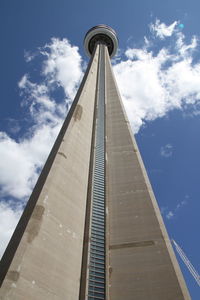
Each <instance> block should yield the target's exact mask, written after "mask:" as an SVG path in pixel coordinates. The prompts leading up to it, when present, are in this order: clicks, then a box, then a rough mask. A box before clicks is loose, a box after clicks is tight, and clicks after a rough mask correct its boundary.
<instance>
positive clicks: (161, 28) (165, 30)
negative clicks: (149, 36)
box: [149, 19, 178, 40]
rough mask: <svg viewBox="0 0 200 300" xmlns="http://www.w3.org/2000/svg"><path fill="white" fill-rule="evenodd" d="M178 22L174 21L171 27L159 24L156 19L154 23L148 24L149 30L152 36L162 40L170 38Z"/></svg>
mask: <svg viewBox="0 0 200 300" xmlns="http://www.w3.org/2000/svg"><path fill="white" fill-rule="evenodd" d="M177 24H178V22H177V21H175V22H174V23H172V24H171V25H169V26H167V25H166V24H165V23H161V22H160V20H158V19H156V21H155V23H154V24H153V23H152V24H150V26H149V27H150V30H151V32H152V33H153V34H155V35H156V36H157V37H159V38H160V39H161V40H163V39H164V38H165V37H169V36H171V35H172V34H173V33H174V31H175V27H176V26H177Z"/></svg>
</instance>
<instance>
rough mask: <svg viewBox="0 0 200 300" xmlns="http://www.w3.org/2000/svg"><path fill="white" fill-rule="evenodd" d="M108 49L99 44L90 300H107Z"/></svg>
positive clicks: (89, 278)
mask: <svg viewBox="0 0 200 300" xmlns="http://www.w3.org/2000/svg"><path fill="white" fill-rule="evenodd" d="M104 51H105V46H104V45H100V52H99V68H98V84H97V114H96V116H97V117H96V135H95V150H94V169H93V178H92V208H91V209H92V211H91V223H90V224H91V225H90V245H89V274H88V298H87V299H88V300H95V299H105V174H104V172H105V171H104V170H105V168H104V161H105V151H104V138H105V135H104V106H105V52H104Z"/></svg>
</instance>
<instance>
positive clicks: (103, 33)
mask: <svg viewBox="0 0 200 300" xmlns="http://www.w3.org/2000/svg"><path fill="white" fill-rule="evenodd" d="M98 42H99V43H102V44H106V46H107V47H108V53H109V55H110V57H111V58H112V57H113V56H115V54H116V52H117V48H118V38H117V34H116V32H115V31H114V30H113V29H112V28H111V27H109V26H107V25H97V26H94V27H92V28H91V29H90V30H89V31H88V32H87V33H86V35H85V39H84V48H85V52H86V54H87V56H89V57H90V56H91V55H92V53H93V50H94V48H95V45H96V43H98Z"/></svg>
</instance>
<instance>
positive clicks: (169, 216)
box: [161, 195, 189, 220]
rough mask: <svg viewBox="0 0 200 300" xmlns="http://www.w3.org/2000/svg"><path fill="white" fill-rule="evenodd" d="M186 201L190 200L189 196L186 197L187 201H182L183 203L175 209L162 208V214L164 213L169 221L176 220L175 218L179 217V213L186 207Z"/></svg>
mask: <svg viewBox="0 0 200 300" xmlns="http://www.w3.org/2000/svg"><path fill="white" fill-rule="evenodd" d="M186 199H189V196H188V195H186V196H185V199H184V200H182V201H180V202H179V203H178V204H177V205H176V206H175V208H174V209H171V210H168V208H167V207H162V208H161V213H162V214H165V217H166V218H167V219H168V220H170V219H172V218H174V217H175V216H176V215H177V213H178V212H179V211H180V209H182V208H183V206H185V205H186V204H187V200H186Z"/></svg>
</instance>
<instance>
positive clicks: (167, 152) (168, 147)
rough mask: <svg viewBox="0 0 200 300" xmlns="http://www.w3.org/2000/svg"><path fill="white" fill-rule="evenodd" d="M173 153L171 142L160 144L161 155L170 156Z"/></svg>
mask: <svg viewBox="0 0 200 300" xmlns="http://www.w3.org/2000/svg"><path fill="white" fill-rule="evenodd" d="M172 153H173V146H172V145H171V144H167V145H165V146H162V147H161V149H160V155H161V156H163V157H170V156H172Z"/></svg>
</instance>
